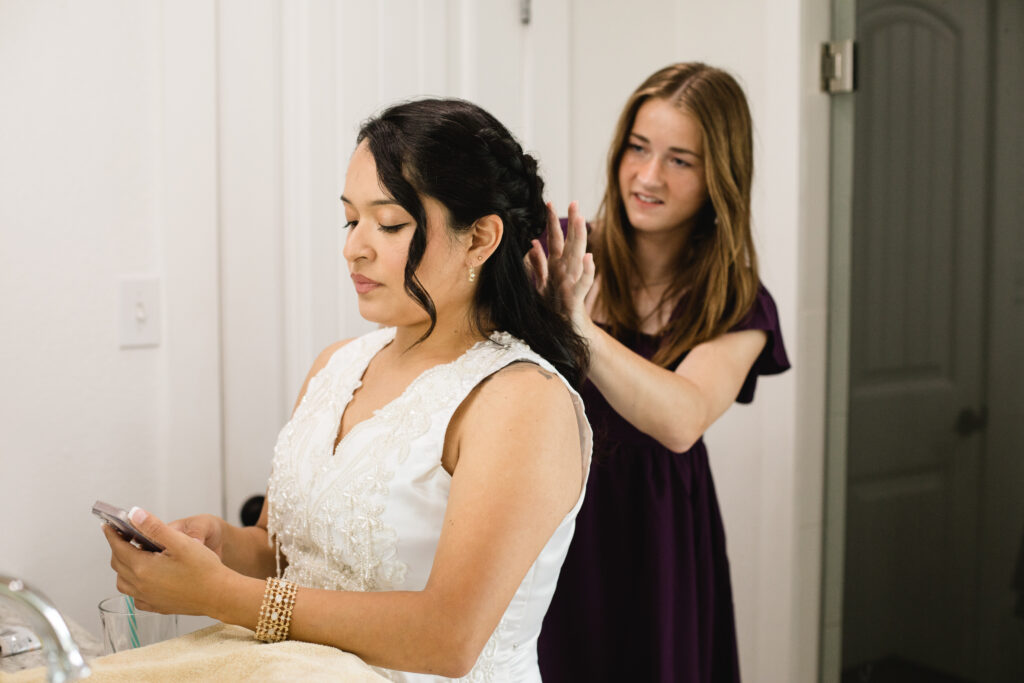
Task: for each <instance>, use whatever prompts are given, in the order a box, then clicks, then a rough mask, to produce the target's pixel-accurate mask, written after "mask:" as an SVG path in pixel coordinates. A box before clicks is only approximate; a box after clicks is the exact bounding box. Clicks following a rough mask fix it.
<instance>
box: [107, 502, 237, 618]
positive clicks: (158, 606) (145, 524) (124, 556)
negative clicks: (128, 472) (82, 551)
mask: <svg viewBox="0 0 1024 683" xmlns="http://www.w3.org/2000/svg"><path fill="white" fill-rule="evenodd" d="M132 524H134V525H135V528H137V529H138V530H139V531H141V532H142V533H143V534H145V535H146V536H147V537H149V538H151V539H153V540H154V541H156V542H157V543H159V544H161V545H162V546H164V551H163V552H160V553H154V552H149V551H146V550H140V549H138V548H136V547H135V546H133V545H132V544H131V543H129V542H127V541H126V540H124V539H123V538H122V537H121V536H120V535H119V534H118V533H117V532H116V531H115V530H114V529H113V527H110V526H107V525H104V528H103V535H104V536H106V537H107V543H109V544H110V550H111V557H110V566H111V568H112V569H113V570H114V571H115V572H117V590H118V591H120V592H121V593H124V594H125V595H130V596H132V597H133V598H135V600H136V606H138V607H139V608H140V609H145V610H148V611H151V612H160V613H162V614H209V613H210V606H211V605H212V604H214V603H215V602H216V600H217V599H218V597H219V596H220V595H222V594H224V593H225V591H226V585H227V583H228V582H229V581H230V577H231V576H232V575H234V572H232V571H231V570H230V569H228V568H227V567H225V566H224V565H223V564H222V563H221V561H220V558H219V557H218V556H217V554H216V553H215V552H214V551H213V550H211V549H210V548H207V547H206V546H205V545H204V544H203V543H201V542H198V539H196V538H193V537H190V536H188V535H186V534H184V533H182V532H180V531H178V530H176V529H172V528H171V527H170V525H167V524H164V523H163V522H161V521H160V520H159V519H157V517H156V516H154V515H151V514H147V513H146V512H145V511H143V510H141V509H133V510H132Z"/></svg>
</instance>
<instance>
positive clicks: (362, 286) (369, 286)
mask: <svg viewBox="0 0 1024 683" xmlns="http://www.w3.org/2000/svg"><path fill="white" fill-rule="evenodd" d="M352 282H353V284H355V286H356V293H357V294H366V293H367V292H369V291H371V290H374V289H376V288H377V287H380V283H379V282H377V281H376V280H371V279H370V278H368V277H366V276H365V275H359V274H358V273H352Z"/></svg>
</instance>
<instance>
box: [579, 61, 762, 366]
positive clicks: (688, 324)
mask: <svg viewBox="0 0 1024 683" xmlns="http://www.w3.org/2000/svg"><path fill="white" fill-rule="evenodd" d="M651 98H659V99H663V100H665V101H666V102H669V103H671V104H672V105H673V106H674V107H675V108H676V109H678V110H679V111H681V112H684V113H686V114H689V115H690V116H692V117H693V118H694V120H696V122H697V124H698V125H699V126H700V130H701V137H702V139H703V143H704V173H705V176H706V180H707V186H708V195H709V197H708V201H707V203H706V204H705V205H704V206H703V208H701V210H700V211H699V213H698V215H697V220H696V221H695V224H694V227H693V230H692V232H691V234H690V237H689V239H688V242H687V245H686V248H685V249H683V250H681V252H680V253H679V254H678V257H677V267H676V274H675V278H674V280H673V282H672V283H671V284H670V285H669V287H668V288H667V290H666V292H665V295H664V296H663V297H662V300H661V303H660V305H659V307H658V308H659V309H660V308H661V307H662V306H664V305H665V304H666V302H670V301H677V300H679V298H680V296H684V295H685V297H686V301H685V303H684V304H683V305H681V306H680V307H679V310H677V311H675V313H674V315H673V316H672V317H671V319H670V320H669V322H668V324H667V325H666V326H665V328H664V329H663V330H662V331H661V333H662V335H663V338H662V343H661V347H660V348H659V349H658V351H657V353H655V355H654V358H653V359H652V360H653V361H654V362H655V363H657V364H659V365H662V366H665V367H667V366H668V365H670V364H671V363H673V362H675V360H676V359H678V358H679V356H680V355H681V354H682V353H683V352H684V351H688V350H689V349H692V348H693V347H694V346H696V345H697V344H700V343H701V342H704V341H707V340H709V339H713V338H714V337H717V336H719V335H721V334H723V333H725V332H727V331H729V330H730V329H731V328H732V327H734V326H735V325H736V324H737V323H739V322H740V321H741V320H742V319H743V318H744V317H745V316H746V315H747V314H748V312H749V311H750V308H751V307H752V306H753V303H754V300H755V298H756V297H757V288H758V283H759V280H758V274H757V256H756V254H755V253H754V242H753V237H752V235H751V230H750V186H751V179H752V177H753V171H754V154H753V134H752V125H751V121H750V110H749V109H748V107H747V100H746V97H744V95H743V89H742V88H740V86H739V84H738V83H736V81H735V79H733V77H732V76H730V75H729V74H728V73H726V72H725V71H722V70H721V69H716V68H714V67H710V66H708V65H706V64H701V63H698V62H692V63H683V64H673V65H671V66H667V67H665V68H664V69H661V70H660V71H657V72H656V73H654V74H652V75H651V76H650V77H648V79H647V80H646V81H644V82H643V83H642V84H641V85H640V87H639V88H637V89H636V90H635V91H634V92H633V94H632V95H630V97H629V100H628V101H627V102H626V106H625V108H624V109H623V110H622V114H621V115H620V116H619V122H618V125H617V127H616V129H615V137H614V138H613V140H612V145H611V149H610V150H609V153H608V180H607V187H606V189H605V193H604V199H602V201H601V206H600V208H599V209H598V213H597V217H596V219H595V228H596V230H595V235H594V242H593V244H594V247H593V248H594V263H595V265H596V266H597V272H598V273H601V283H600V289H599V291H598V298H597V306H598V308H599V310H600V311H601V313H602V314H603V317H604V319H605V321H606V322H607V323H608V324H609V325H610V327H611V330H612V334H613V335H616V336H617V335H618V334H620V333H622V332H624V331H637V330H639V329H640V325H641V321H640V320H639V316H638V315H637V312H636V307H635V305H634V301H633V295H632V289H631V285H632V284H634V283H637V282H640V281H641V279H640V271H639V264H638V263H637V261H636V255H635V253H634V251H633V244H634V235H633V226H632V225H630V223H629V218H628V217H627V215H626V209H625V205H624V204H623V201H622V191H621V188H620V187H619V164H620V163H621V161H622V155H623V153H624V152H625V149H626V144H627V142H628V141H629V134H630V132H631V131H632V129H633V123H634V121H635V120H636V114H637V111H638V110H639V109H640V106H641V105H642V104H643V103H644V102H646V101H647V100H648V99H651ZM684 291H685V294H684Z"/></svg>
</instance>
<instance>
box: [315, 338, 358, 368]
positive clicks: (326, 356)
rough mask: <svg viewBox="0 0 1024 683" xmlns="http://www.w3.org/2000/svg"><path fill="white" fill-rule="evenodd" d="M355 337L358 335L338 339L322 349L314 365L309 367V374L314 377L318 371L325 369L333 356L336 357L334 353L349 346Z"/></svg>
mask: <svg viewBox="0 0 1024 683" xmlns="http://www.w3.org/2000/svg"><path fill="white" fill-rule="evenodd" d="M355 339H356V337H352V338H350V339H342V340H341V341H336V342H334V343H333V344H331V345H329V346H327V347H326V348H325V349H324V350H323V351H321V352H320V353H319V354H318V355H317V357H316V360H314V361H313V365H312V366H311V367H310V368H309V376H310V377H312V376H313V375H315V374H316V373H318V372H320V371H321V370H323V369H324V366H326V365H327V364H328V363H329V362H330V361H331V358H333V357H334V354H335V353H336V352H337V351H338V350H339V349H341V348H343V347H345V346H347V345H348V344H349V343H350V342H352V341H354V340H355Z"/></svg>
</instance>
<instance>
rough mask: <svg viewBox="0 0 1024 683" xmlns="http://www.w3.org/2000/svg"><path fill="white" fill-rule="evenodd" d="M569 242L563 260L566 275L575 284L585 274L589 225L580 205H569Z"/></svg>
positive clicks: (575, 203) (566, 244) (574, 203)
mask: <svg viewBox="0 0 1024 683" xmlns="http://www.w3.org/2000/svg"><path fill="white" fill-rule="evenodd" d="M567 233H568V240H567V241H566V243H565V251H564V253H563V255H562V258H563V259H564V260H565V263H566V274H567V275H568V277H569V280H570V282H573V283H575V282H576V281H577V280H579V278H580V276H581V275H582V274H583V255H584V254H585V253H586V251H587V224H586V221H584V220H583V215H582V214H581V213H580V209H579V204H578V203H577V202H573V203H572V204H570V205H569V227H568V230H567Z"/></svg>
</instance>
